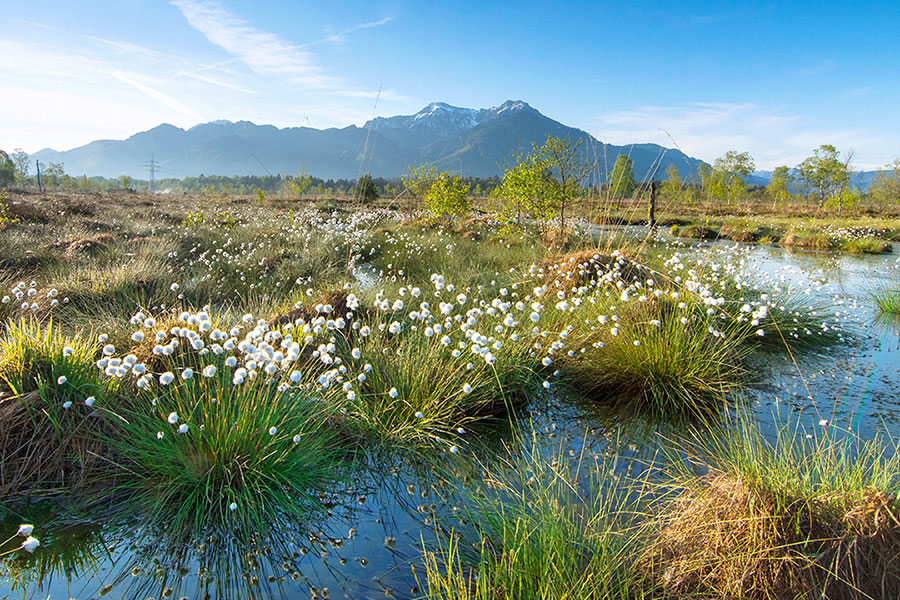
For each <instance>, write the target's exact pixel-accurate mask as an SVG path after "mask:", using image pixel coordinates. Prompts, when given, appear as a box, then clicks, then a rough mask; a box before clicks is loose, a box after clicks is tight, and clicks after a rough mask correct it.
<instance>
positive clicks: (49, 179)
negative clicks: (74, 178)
mask: <svg viewBox="0 0 900 600" xmlns="http://www.w3.org/2000/svg"><path fill="white" fill-rule="evenodd" d="M65 174H66V172H65V170H64V169H63V163H61V162H52V163H50V164H49V165H47V166H46V167H45V168H44V169H43V177H44V184H45V185H46V186H47V187H54V188H55V187H59V184H60V183H61V182H62V177H63V175H65Z"/></svg>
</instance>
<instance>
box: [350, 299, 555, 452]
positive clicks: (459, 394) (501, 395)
mask: <svg viewBox="0 0 900 600" xmlns="http://www.w3.org/2000/svg"><path fill="white" fill-rule="evenodd" d="M405 317H406V315H404V314H399V315H398V314H394V313H393V312H392V313H388V314H387V315H384V316H382V317H381V318H378V319H375V320H373V321H370V323H371V327H369V326H366V327H365V329H366V330H367V331H368V332H369V333H368V334H367V335H365V336H363V335H360V334H359V333H358V332H359V331H360V329H362V328H359V329H351V330H350V331H351V332H352V335H350V336H348V338H347V339H346V340H344V343H343V344H342V348H341V351H340V353H341V357H342V362H343V364H346V365H348V367H349V368H351V369H353V370H354V371H359V375H358V376H357V382H358V383H357V385H356V386H355V390H356V391H355V392H354V393H353V396H352V397H348V399H347V401H346V402H342V404H343V406H345V407H346V409H347V410H348V412H349V415H350V416H351V417H352V419H353V420H354V421H355V422H356V425H357V427H358V428H359V430H360V433H361V434H363V435H366V436H370V437H375V438H378V439H381V440H383V441H389V442H390V443H392V444H399V445H401V446H415V445H417V444H424V445H431V446H435V445H437V446H446V447H448V446H451V445H453V444H454V443H456V440H457V439H458V438H459V437H460V436H462V435H464V432H465V431H466V428H467V427H468V426H469V425H470V424H471V423H473V422H474V421H475V420H476V419H480V418H484V417H486V416H490V415H503V414H506V413H507V412H508V411H509V410H510V409H512V408H513V407H514V406H516V405H518V404H520V403H521V402H522V400H523V399H524V398H525V394H526V391H528V390H530V389H534V388H536V387H537V383H538V380H539V377H538V370H539V369H540V363H539V362H538V361H537V360H536V359H535V357H534V353H533V351H532V350H531V348H530V347H529V341H530V338H528V337H526V336H522V337H517V338H516V339H512V338H511V337H507V338H505V339H503V340H502V343H501V345H499V346H496V347H494V346H492V348H494V352H496V353H497V354H498V356H497V357H495V358H492V359H490V362H489V361H488V360H486V359H485V358H484V357H482V356H480V355H476V354H474V353H473V352H471V349H470V348H468V346H467V345H466V344H464V343H463V341H464V340H466V339H467V338H466V337H465V336H463V335H462V331H461V330H459V329H455V330H451V329H450V328H447V329H446V330H444V329H442V328H441V325H440V323H432V325H433V327H432V325H429V324H428V323H426V322H419V323H418V324H416V323H415V322H413V323H410V322H409V319H408V317H407V318H405ZM395 319H397V320H395ZM400 321H404V322H405V324H404V325H403V326H401V325H400ZM392 325H393V326H394V327H397V328H398V329H400V331H398V333H391V326H392ZM496 343H497V342H495V344H496ZM460 344H462V345H463V347H464V348H465V351H464V352H463V351H461V350H460ZM496 348H500V350H497V349H496ZM354 352H358V358H357V357H355V356H354ZM359 377H361V379H360V378H359ZM351 398H352V399H351Z"/></svg>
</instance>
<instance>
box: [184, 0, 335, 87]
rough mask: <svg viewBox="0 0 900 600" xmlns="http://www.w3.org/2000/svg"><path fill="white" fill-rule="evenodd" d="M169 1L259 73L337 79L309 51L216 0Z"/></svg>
mask: <svg viewBox="0 0 900 600" xmlns="http://www.w3.org/2000/svg"><path fill="white" fill-rule="evenodd" d="M172 4H173V5H174V6H176V7H178V9H179V10H180V11H181V13H182V14H183V15H184V17H185V19H187V22H188V24H190V26H191V27H193V28H194V29H196V30H197V31H199V32H200V33H202V34H203V35H204V36H206V39H208V40H209V41H210V42H212V43H213V44H215V45H216V46H219V47H220V48H222V49H223V50H225V51H226V52H228V53H229V54H231V55H233V56H235V57H237V58H238V59H240V60H241V61H242V62H243V63H244V64H246V65H247V66H248V67H250V68H251V69H252V70H254V71H255V72H257V73H259V74H261V75H266V76H277V77H280V78H283V79H286V80H288V81H290V82H293V83H299V84H303V85H308V86H316V87H321V88H331V87H335V86H337V85H338V83H339V81H338V80H337V79H335V78H333V77H330V76H328V75H326V74H325V71H324V69H322V67H321V66H319V65H318V64H316V63H315V61H314V60H313V57H312V55H311V54H310V53H309V52H306V51H305V50H303V49H302V48H301V47H300V46H298V45H296V44H294V43H292V42H289V41H288V40H285V39H284V38H282V37H281V36H279V35H277V34H274V33H270V32H267V31H262V30H260V29H257V28H255V27H253V26H252V25H250V24H249V23H248V22H247V21H244V20H243V19H240V18H238V17H236V16H234V15H233V14H231V13H230V12H228V11H227V10H226V9H225V8H223V7H222V6H221V5H220V4H219V3H218V2H212V1H208V0H173V1H172Z"/></svg>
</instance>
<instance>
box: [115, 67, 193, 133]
mask: <svg viewBox="0 0 900 600" xmlns="http://www.w3.org/2000/svg"><path fill="white" fill-rule="evenodd" d="M111 75H112V76H113V77H115V78H116V79H118V80H119V81H121V82H122V83H125V84H128V85H130V86H131V87H133V88H134V89H136V90H138V91H140V92H143V93H144V94H147V95H148V96H150V97H151V98H153V99H154V100H156V101H157V102H159V103H161V104H162V105H164V106H166V107H168V108H171V109H172V110H174V111H176V112H179V113H181V114H183V115H184V116H186V117H190V118H191V119H194V120H195V121H203V120H204V119H203V116H202V115H201V114H200V113H198V112H197V111H195V110H194V109H192V108H191V107H189V106H187V105H185V104H184V103H182V102H180V101H179V100H176V99H175V98H173V97H172V96H169V95H168V94H165V93H163V92H161V91H159V90H157V89H154V88H152V87H150V86H149V85H147V84H145V83H142V82H140V81H138V80H137V79H136V76H135V75H134V74H132V73H125V72H122V71H113V72H112V73H111Z"/></svg>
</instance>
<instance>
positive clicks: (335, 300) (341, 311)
mask: <svg viewBox="0 0 900 600" xmlns="http://www.w3.org/2000/svg"><path fill="white" fill-rule="evenodd" d="M348 296H349V294H348V293H347V291H346V290H329V291H326V292H323V293H322V294H321V295H319V297H318V298H316V299H315V300H314V301H312V302H307V303H305V304H303V305H302V306H298V307H296V308H292V309H291V310H289V311H288V312H286V313H282V314H280V315H277V316H276V317H274V318H273V319H272V320H270V321H269V327H272V328H276V327H283V326H284V325H287V324H289V323H290V324H292V325H296V322H297V321H298V320H300V319H303V320H304V321H307V322H308V321H309V320H310V319H314V318H316V317H318V316H319V313H318V312H316V306H318V305H319V304H321V305H323V306H324V305H330V306H331V308H332V310H331V312H330V313H329V314H328V316H329V317H330V318H333V319H336V318H337V317H341V318H345V319H346V318H347V313H348V312H351V311H350V308H349V307H348V306H347V298H348Z"/></svg>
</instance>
